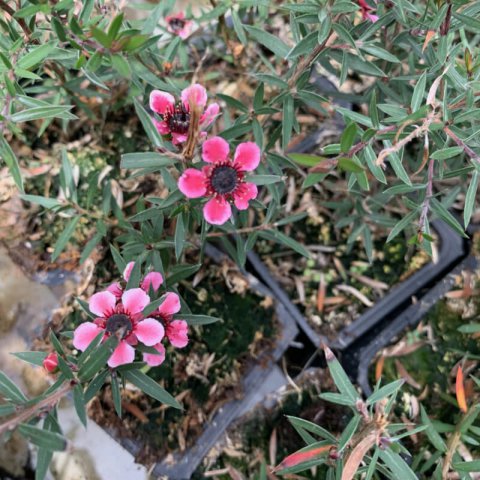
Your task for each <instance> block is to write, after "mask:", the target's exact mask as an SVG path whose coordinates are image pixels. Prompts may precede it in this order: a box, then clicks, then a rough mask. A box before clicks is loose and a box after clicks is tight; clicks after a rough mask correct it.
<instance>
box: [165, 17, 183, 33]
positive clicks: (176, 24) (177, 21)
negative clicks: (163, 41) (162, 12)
mask: <svg viewBox="0 0 480 480" xmlns="http://www.w3.org/2000/svg"><path fill="white" fill-rule="evenodd" d="M168 24H169V25H170V28H171V29H172V30H173V31H174V32H179V31H180V30H181V29H182V28H183V27H184V26H185V20H184V19H183V18H172V19H171V20H170V21H169V22H168Z"/></svg>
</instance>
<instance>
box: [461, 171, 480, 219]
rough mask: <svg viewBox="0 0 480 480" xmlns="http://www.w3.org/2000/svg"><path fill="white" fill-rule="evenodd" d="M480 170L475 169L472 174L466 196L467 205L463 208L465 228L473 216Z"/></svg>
mask: <svg viewBox="0 0 480 480" xmlns="http://www.w3.org/2000/svg"><path fill="white" fill-rule="evenodd" d="M478 174H479V173H478V170H475V171H474V172H473V175H472V180H471V181H470V185H468V189H467V194H466V196H465V207H464V210H463V224H464V226H465V228H467V227H468V224H469V223H470V219H471V218H472V213H473V209H474V208H475V199H476V196H477V190H478Z"/></svg>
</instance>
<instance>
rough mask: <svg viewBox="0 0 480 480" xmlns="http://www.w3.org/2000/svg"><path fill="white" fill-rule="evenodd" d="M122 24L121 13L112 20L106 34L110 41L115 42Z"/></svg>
mask: <svg viewBox="0 0 480 480" xmlns="http://www.w3.org/2000/svg"><path fill="white" fill-rule="evenodd" d="M122 22H123V13H120V14H119V15H117V16H116V17H115V18H114V19H113V20H112V23H111V24H110V26H109V27H108V32H107V36H108V38H109V39H110V40H115V39H116V38H117V35H118V32H119V31H120V28H121V27H122Z"/></svg>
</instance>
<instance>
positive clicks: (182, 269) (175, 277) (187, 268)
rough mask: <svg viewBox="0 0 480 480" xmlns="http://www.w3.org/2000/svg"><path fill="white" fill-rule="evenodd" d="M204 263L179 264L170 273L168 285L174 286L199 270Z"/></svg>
mask: <svg viewBox="0 0 480 480" xmlns="http://www.w3.org/2000/svg"><path fill="white" fill-rule="evenodd" d="M201 266H202V264H200V263H199V264H196V265H177V266H175V267H173V268H172V269H171V273H170V275H169V276H168V277H167V285H168V286H173V285H175V284H176V283H178V282H179V281H180V280H184V279H185V278H188V277H190V276H191V275H193V274H194V273H196V272H198V270H199V269H200V267H201Z"/></svg>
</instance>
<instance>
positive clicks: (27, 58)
mask: <svg viewBox="0 0 480 480" xmlns="http://www.w3.org/2000/svg"><path fill="white" fill-rule="evenodd" d="M53 49H54V46H53V45H51V44H49V43H46V44H44V45H40V46H39V47H36V48H34V49H33V50H30V52H28V53H27V54H26V55H24V56H23V57H21V58H20V59H19V60H18V62H17V66H18V67H20V68H22V69H24V70H28V69H29V68H32V67H33V66H35V65H37V64H39V63H40V62H41V61H43V60H44V59H45V58H46V57H47V56H48V55H49V54H50V53H51V52H52V51H53Z"/></svg>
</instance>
